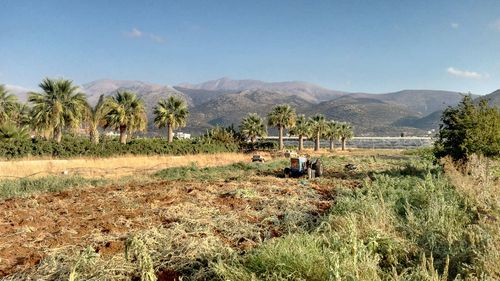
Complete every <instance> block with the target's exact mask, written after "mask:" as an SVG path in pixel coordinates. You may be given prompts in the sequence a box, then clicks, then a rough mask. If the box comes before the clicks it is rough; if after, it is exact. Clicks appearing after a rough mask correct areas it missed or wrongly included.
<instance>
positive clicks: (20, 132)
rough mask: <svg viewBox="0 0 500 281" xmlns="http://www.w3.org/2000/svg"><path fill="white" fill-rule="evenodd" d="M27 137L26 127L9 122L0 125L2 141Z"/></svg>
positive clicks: (0, 138)
mask: <svg viewBox="0 0 500 281" xmlns="http://www.w3.org/2000/svg"><path fill="white" fill-rule="evenodd" d="M28 137H29V134H28V129H27V127H20V126H16V125H15V124H14V123H11V122H6V123H4V124H2V125H0V140H2V141H11V140H19V139H27V138H28Z"/></svg>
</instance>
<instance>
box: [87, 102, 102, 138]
mask: <svg viewBox="0 0 500 281" xmlns="http://www.w3.org/2000/svg"><path fill="white" fill-rule="evenodd" d="M87 118H88V126H89V128H88V129H89V137H90V141H91V142H92V143H93V144H98V143H99V127H104V126H105V125H106V102H105V100H104V95H100V96H99V101H98V102H97V104H96V105H95V106H94V107H92V106H90V104H89V105H88V114H87Z"/></svg>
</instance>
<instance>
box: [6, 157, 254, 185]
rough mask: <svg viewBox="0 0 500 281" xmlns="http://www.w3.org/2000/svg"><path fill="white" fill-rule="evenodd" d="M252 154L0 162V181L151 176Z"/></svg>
mask: <svg viewBox="0 0 500 281" xmlns="http://www.w3.org/2000/svg"><path fill="white" fill-rule="evenodd" d="M250 158H251V155H248V154H243V153H219V154H197V155H183V156H123V157H110V158H82V159H68V160H64V159H44V160H38V159H34V160H31V159H24V160H9V161H0V179H15V178H23V177H42V176H47V175H60V174H62V173H66V174H68V175H80V176H84V177H93V178H96V177H106V178H118V177H122V176H128V175H133V174H136V173H153V172H156V171H158V170H161V169H165V168H172V167H179V166H188V165H190V164H191V163H196V165H197V166H199V167H208V166H218V165H226V164H231V163H235V162H241V161H244V162H249V161H250Z"/></svg>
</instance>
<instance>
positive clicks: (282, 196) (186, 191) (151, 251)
mask: <svg viewBox="0 0 500 281" xmlns="http://www.w3.org/2000/svg"><path fill="white" fill-rule="evenodd" d="M322 160H323V163H324V167H325V176H324V177H323V178H317V179H314V180H306V179H285V178H281V177H280V174H281V171H282V168H283V167H285V166H286V165H287V164H288V161H287V160H276V161H272V162H270V163H265V164H244V163H237V164H232V165H229V166H221V167H213V168H198V167H197V166H194V165H193V166H191V167H183V168H171V169H166V170H162V171H160V172H158V173H156V174H155V175H153V176H145V177H142V178H140V179H136V180H130V179H129V180H126V179H124V180H121V181H107V182H98V181H94V182H87V184H86V185H82V186H80V187H77V188H72V189H70V187H72V186H73V184H72V183H71V182H64V183H58V186H59V188H58V189H57V190H58V191H59V192H57V193H40V194H35V195H32V196H29V197H26V198H11V199H4V200H3V201H2V202H0V212H1V214H0V218H1V221H0V237H1V240H0V241H1V242H0V257H1V259H2V260H0V270H1V271H0V274H2V275H3V276H4V279H5V280H179V279H180V278H182V280H453V279H455V278H457V279H466V280H496V279H498V278H500V272H499V269H498V266H497V265H498V264H500V247H499V246H500V241H499V239H500V238H499V237H500V229H499V223H498V222H499V221H498V220H499V218H500V216H499V205H498V204H499V203H498V202H499V197H498V196H499V195H498V194H499V186H500V182H499V177H500V174H499V173H498V166H497V165H498V163H497V162H491V163H488V164H487V165H486V166H487V168H485V167H486V166H485V165H483V162H481V161H482V160H478V162H477V163H478V164H477V165H472V166H470V167H469V174H470V175H469V176H463V175H462V174H461V173H459V172H458V171H456V170H455V169H454V167H453V166H452V165H450V164H449V163H447V164H446V165H445V166H444V167H445V169H444V170H445V171H446V173H445V172H443V168H442V166H438V165H434V164H432V160H431V159H430V157H420V156H417V155H386V156H384V155H375V156H341V157H339V156H323V159H322ZM348 163H353V164H356V166H357V167H358V168H357V170H355V171H349V172H347V171H344V169H343V167H344V165H346V164H348ZM450 177H451V179H450ZM459 177H461V178H459ZM40 180H41V181H43V179H40ZM51 180H52V181H57V179H51ZM10 183H11V184H12V188H14V189H22V188H23V185H22V184H20V183H17V185H13V183H14V181H11V182H10ZM56 184H57V183H56ZM4 188H5V187H4ZM477 189H481V190H482V192H480V193H479V192H477ZM12 194H15V196H20V195H22V191H18V192H12ZM6 197H10V196H8V195H5V196H4V198H6Z"/></svg>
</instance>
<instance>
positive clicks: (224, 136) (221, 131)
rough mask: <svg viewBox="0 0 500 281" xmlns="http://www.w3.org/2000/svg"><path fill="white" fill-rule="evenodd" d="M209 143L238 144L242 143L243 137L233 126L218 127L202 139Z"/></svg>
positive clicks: (209, 131) (208, 131)
mask: <svg viewBox="0 0 500 281" xmlns="http://www.w3.org/2000/svg"><path fill="white" fill-rule="evenodd" d="M202 138H203V139H204V140H205V141H207V142H219V143H237V142H239V141H241V135H240V134H239V133H238V132H236V129H235V128H234V127H233V126H230V127H221V126H216V127H215V128H212V129H210V130H207V133H206V134H205V135H203V137H202Z"/></svg>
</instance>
